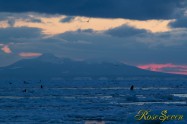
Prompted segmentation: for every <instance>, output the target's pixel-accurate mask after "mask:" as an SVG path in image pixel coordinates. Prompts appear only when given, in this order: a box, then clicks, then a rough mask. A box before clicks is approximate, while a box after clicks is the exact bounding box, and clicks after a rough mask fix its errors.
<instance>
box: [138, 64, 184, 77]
mask: <svg viewBox="0 0 187 124" xmlns="http://www.w3.org/2000/svg"><path fill="white" fill-rule="evenodd" d="M138 68H141V69H145V70H150V71H157V72H165V73H172V74H183V75H187V65H174V64H170V63H169V64H147V65H139V66H138Z"/></svg>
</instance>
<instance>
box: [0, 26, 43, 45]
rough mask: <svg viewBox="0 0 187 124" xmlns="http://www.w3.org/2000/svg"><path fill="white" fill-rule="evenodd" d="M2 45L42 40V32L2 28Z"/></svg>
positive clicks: (29, 29) (38, 30)
mask: <svg viewBox="0 0 187 124" xmlns="http://www.w3.org/2000/svg"><path fill="white" fill-rule="evenodd" d="M0 34H1V35H0V43H6V44H7V43H11V42H13V43H16V42H27V41H28V42H29V40H30V39H32V41H34V39H35V40H36V39H37V38H39V39H40V38H42V36H43V35H42V33H41V30H40V29H38V28H28V27H18V28H13V27H9V28H0Z"/></svg>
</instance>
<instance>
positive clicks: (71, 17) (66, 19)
mask: <svg viewBox="0 0 187 124" xmlns="http://www.w3.org/2000/svg"><path fill="white" fill-rule="evenodd" d="M74 18H75V17H73V16H67V17H65V18H63V19H61V20H60V22H62V23H67V22H71V21H72V20H73V19H74Z"/></svg>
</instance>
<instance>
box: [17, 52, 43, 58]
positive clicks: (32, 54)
mask: <svg viewBox="0 0 187 124" xmlns="http://www.w3.org/2000/svg"><path fill="white" fill-rule="evenodd" d="M41 55H42V53H25V52H22V53H20V54H19V56H21V57H24V58H31V57H38V56H41Z"/></svg>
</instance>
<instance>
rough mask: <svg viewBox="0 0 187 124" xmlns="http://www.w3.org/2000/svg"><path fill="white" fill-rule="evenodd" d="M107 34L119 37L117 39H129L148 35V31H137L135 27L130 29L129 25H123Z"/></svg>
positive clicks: (108, 31)
mask: <svg viewBox="0 0 187 124" xmlns="http://www.w3.org/2000/svg"><path fill="white" fill-rule="evenodd" d="M105 33H106V34H110V35H112V36H117V37H127V36H128V37H129V36H134V35H141V34H144V33H148V31H146V30H144V29H135V28H134V27H130V26H128V25H123V26H120V27H116V28H113V29H109V30H107V31H106V32H105Z"/></svg>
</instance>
